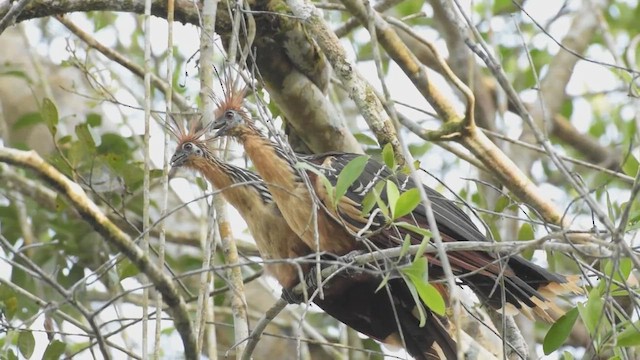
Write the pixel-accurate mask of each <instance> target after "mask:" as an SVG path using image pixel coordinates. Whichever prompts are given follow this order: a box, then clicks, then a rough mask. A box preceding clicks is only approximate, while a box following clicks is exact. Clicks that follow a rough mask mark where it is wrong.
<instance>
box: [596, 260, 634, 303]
mask: <svg viewBox="0 0 640 360" xmlns="http://www.w3.org/2000/svg"><path fill="white" fill-rule="evenodd" d="M614 265H615V266H616V267H615V268H614ZM632 268H633V264H632V262H631V259H630V258H620V259H619V260H615V261H614V260H610V259H604V260H602V266H601V269H602V272H603V273H604V274H605V275H606V276H607V278H605V279H603V281H600V283H599V284H598V291H599V292H600V294H604V293H605V291H606V289H607V287H609V288H610V291H614V290H617V289H619V288H620V286H618V285H617V284H614V283H611V284H609V281H608V280H607V279H609V278H611V279H613V280H614V281H617V282H621V283H626V281H627V278H629V274H630V273H631V269H632Z"/></svg>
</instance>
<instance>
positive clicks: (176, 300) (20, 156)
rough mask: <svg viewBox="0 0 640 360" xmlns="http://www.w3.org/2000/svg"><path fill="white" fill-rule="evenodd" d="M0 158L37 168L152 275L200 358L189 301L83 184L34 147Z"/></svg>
mask: <svg viewBox="0 0 640 360" xmlns="http://www.w3.org/2000/svg"><path fill="white" fill-rule="evenodd" d="M0 161H1V162H5V163H8V164H12V165H16V166H20V167H24V168H28V169H31V170H33V171H34V172H36V173H37V174H38V176H40V177H41V178H43V179H44V180H45V181H46V182H47V183H49V184H50V185H51V186H52V187H54V188H55V189H56V191H57V192H59V193H60V194H62V195H64V196H65V197H66V198H67V200H68V201H69V203H70V204H71V205H72V206H73V207H74V208H75V209H76V210H77V211H78V213H79V214H80V216H81V217H82V218H83V219H84V220H85V221H87V223H89V224H90V225H91V226H92V227H93V228H94V230H95V231H97V232H98V233H99V234H100V235H102V236H103V238H104V239H105V241H107V242H108V243H109V244H111V245H113V246H114V247H116V248H117V249H118V250H119V251H121V252H122V253H123V254H124V255H125V256H127V258H129V260H131V262H132V263H133V264H135V265H136V267H137V268H138V269H139V270H140V271H141V272H143V273H144V274H145V275H147V276H148V277H149V279H150V280H151V281H152V282H153V283H154V284H155V286H156V289H157V290H158V291H160V292H161V293H162V295H163V298H164V301H165V303H166V304H167V305H168V306H169V307H170V308H171V310H172V313H173V317H174V324H175V327H176V330H178V333H179V334H180V336H181V338H182V342H183V345H184V351H185V357H186V358H187V359H197V358H198V354H197V351H196V338H195V335H194V333H193V330H192V328H191V322H190V320H189V314H188V312H187V308H186V304H185V302H184V299H183V298H182V296H180V294H179V293H178V290H177V289H176V287H175V286H174V285H173V283H172V281H171V279H170V278H168V277H167V276H166V275H165V274H164V273H163V272H162V270H161V269H159V268H158V267H157V266H156V265H154V264H153V263H152V262H151V261H150V260H149V258H148V257H146V256H144V254H143V253H142V250H141V249H140V248H139V247H138V246H136V245H135V244H134V243H133V242H132V241H131V238H130V237H129V236H128V235H127V234H125V233H124V232H123V231H122V230H120V228H118V227H117V226H115V225H114V224H113V223H112V222H111V221H110V220H109V219H108V218H107V217H106V216H105V215H104V214H103V213H102V211H101V210H100V209H99V208H98V206H97V205H96V204H95V203H93V202H92V201H91V200H90V199H89V198H88V197H87V195H86V193H85V192H84V191H83V190H82V188H81V187H80V186H79V185H78V184H76V183H74V182H72V181H71V180H69V179H68V178H67V177H65V176H64V175H63V174H61V173H60V172H59V171H58V170H56V169H55V168H54V167H53V166H51V165H49V164H48V163H47V162H45V161H44V160H43V159H42V158H41V157H40V156H39V155H38V154H37V153H36V152H35V151H20V150H15V149H10V148H0Z"/></svg>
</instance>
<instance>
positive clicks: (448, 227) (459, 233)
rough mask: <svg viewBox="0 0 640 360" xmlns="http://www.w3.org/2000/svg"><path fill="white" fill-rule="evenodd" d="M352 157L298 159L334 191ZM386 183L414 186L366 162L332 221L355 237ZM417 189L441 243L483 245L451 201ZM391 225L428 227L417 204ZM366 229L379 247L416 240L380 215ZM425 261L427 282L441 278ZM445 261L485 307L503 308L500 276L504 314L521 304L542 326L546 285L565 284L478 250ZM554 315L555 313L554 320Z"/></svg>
mask: <svg viewBox="0 0 640 360" xmlns="http://www.w3.org/2000/svg"><path fill="white" fill-rule="evenodd" d="M358 156H362V155H357V154H343V153H328V154H322V155H316V156H309V157H306V158H304V160H306V161H307V162H309V163H311V164H314V165H315V166H317V168H318V169H319V170H320V171H321V172H322V173H323V174H324V175H325V176H326V177H327V179H328V180H329V181H330V182H331V183H332V184H333V185H334V186H335V185H336V183H337V180H338V177H339V174H340V172H341V171H342V169H344V167H345V166H346V165H347V164H348V163H349V162H350V161H351V160H353V159H354V158H356V157H358ZM387 180H391V181H392V182H394V183H395V184H396V185H397V187H398V189H399V190H400V192H404V191H406V190H408V189H411V188H414V187H416V183H415V182H414V181H413V180H412V179H411V178H410V177H408V176H407V175H405V174H402V173H394V172H392V171H391V169H389V168H388V167H386V166H385V165H383V164H381V163H379V162H377V161H375V160H371V159H370V160H369V161H368V163H367V164H366V166H365V168H364V171H363V172H362V174H361V175H360V177H359V178H358V180H356V181H355V182H354V183H353V184H352V185H351V186H350V187H349V189H348V191H347V193H346V194H345V196H344V197H343V198H341V199H340V201H339V204H338V206H337V215H338V217H339V218H340V219H341V220H342V221H344V223H345V224H346V225H348V226H349V227H350V228H351V229H352V230H353V231H355V232H357V231H358V230H359V229H361V228H362V227H364V226H365V224H367V222H368V221H369V218H368V217H366V216H363V215H362V206H361V204H362V203H363V201H364V199H365V197H366V196H367V193H368V192H370V191H371V190H372V189H373V187H374V186H375V184H376V183H378V182H380V181H387ZM420 186H423V188H424V189H425V191H426V193H427V196H428V197H429V200H430V201H431V206H432V210H433V214H434V217H435V221H436V225H437V227H438V230H439V232H440V234H441V237H442V240H443V241H445V242H452V241H489V240H488V239H487V238H486V237H485V236H484V235H483V234H482V233H481V232H480V231H479V230H478V228H477V227H476V226H475V224H474V223H473V221H472V220H471V218H469V216H468V215H467V214H466V213H464V212H463V211H462V209H460V208H459V207H458V206H457V205H456V204H455V203H454V202H452V201H451V200H449V199H447V198H446V197H444V196H443V195H441V194H440V193H438V192H437V191H435V190H433V189H431V188H429V187H427V186H424V185H422V184H420ZM380 197H381V199H382V200H383V201H384V202H385V203H386V202H387V194H386V191H385V190H384V189H383V191H382V193H381V194H380ZM325 205H327V206H328V205H329V204H325ZM376 207H377V205H374V208H373V210H372V211H371V213H373V212H374V210H375V208H376ZM397 221H404V222H408V223H412V224H415V225H417V226H419V227H422V228H425V229H428V228H429V225H428V221H427V216H426V209H425V207H424V206H423V204H419V205H418V206H417V207H416V208H415V209H414V210H413V212H412V213H410V214H408V215H406V216H404V217H402V218H400V219H397ZM369 226H370V227H369V230H370V231H369V232H368V234H369V236H368V239H369V240H370V241H371V242H372V243H373V244H375V245H376V246H378V247H379V248H390V247H396V246H398V245H400V244H401V242H402V239H403V238H404V237H405V236H406V234H409V235H410V237H411V241H412V243H413V244H418V243H420V241H422V236H421V235H420V234H417V233H414V232H411V231H410V230H407V229H402V228H397V227H393V226H389V224H388V221H386V220H385V218H384V216H383V215H382V214H381V213H378V214H377V215H376V216H375V217H374V219H373V221H370V222H369ZM427 256H428V257H429V263H430V267H429V275H430V277H431V278H432V279H434V278H436V279H437V278H441V277H442V276H443V272H442V268H441V262H440V260H439V259H438V258H437V256H436V255H435V254H427ZM448 258H449V262H450V263H451V266H452V269H453V271H454V273H455V274H456V275H458V276H460V277H459V278H460V280H461V281H462V282H463V283H465V284H466V285H468V286H469V287H471V288H472V289H473V290H474V291H475V292H476V294H477V295H478V296H479V297H480V298H481V299H482V300H483V301H484V302H486V303H487V304H489V305H490V306H492V307H494V308H501V307H502V305H503V301H502V293H501V286H500V278H501V277H502V279H503V280H504V284H505V286H504V293H505V299H506V302H507V304H508V307H507V308H508V309H513V308H514V307H515V308H516V309H521V310H522V309H523V305H525V306H526V308H524V310H525V314H528V308H534V312H535V313H536V314H537V315H539V316H540V317H541V318H543V319H544V320H547V321H549V320H551V317H550V316H549V315H548V314H547V313H546V312H545V311H544V309H547V308H549V307H552V305H551V304H549V303H548V301H547V300H548V299H547V298H545V296H543V294H544V295H546V296H551V295H555V294H553V293H552V292H550V291H547V290H548V289H549V288H553V289H555V288H558V286H550V285H558V284H563V283H567V279H565V278H564V277H563V276H560V275H556V274H552V273H550V272H548V271H547V270H545V269H543V268H541V267H539V266H537V265H535V264H533V263H531V262H529V261H527V260H525V259H523V258H521V257H518V256H510V257H507V258H504V259H499V258H497V257H494V256H493V255H492V254H490V253H487V252H484V251H456V252H449V253H448ZM569 285H570V284H569ZM560 288H562V286H560ZM568 288H569V289H571V290H572V291H574V292H575V286H573V285H571V286H568ZM538 290H539V291H538ZM543 290H544V291H543ZM561 292H565V291H556V292H555V293H561ZM553 310H554V311H555V310H557V309H553ZM555 312H556V313H557V312H558V311H555ZM557 315H558V314H555V316H557Z"/></svg>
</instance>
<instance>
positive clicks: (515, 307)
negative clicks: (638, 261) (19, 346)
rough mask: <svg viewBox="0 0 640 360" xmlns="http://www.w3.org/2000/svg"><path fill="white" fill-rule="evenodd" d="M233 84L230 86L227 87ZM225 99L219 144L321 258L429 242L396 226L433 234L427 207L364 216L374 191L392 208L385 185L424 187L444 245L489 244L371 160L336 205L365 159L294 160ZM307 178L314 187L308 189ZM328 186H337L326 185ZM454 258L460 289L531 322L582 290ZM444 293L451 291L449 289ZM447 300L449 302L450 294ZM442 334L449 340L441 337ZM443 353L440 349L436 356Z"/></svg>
mask: <svg viewBox="0 0 640 360" xmlns="http://www.w3.org/2000/svg"><path fill="white" fill-rule="evenodd" d="M229 84H230V82H229V83H228V84H227V85H229ZM225 91H226V92H225V97H224V98H222V99H219V100H218V105H219V108H218V110H216V120H215V121H214V123H213V125H212V127H213V128H214V129H216V130H217V133H216V136H231V137H234V138H235V139H237V140H238V141H239V142H240V143H241V144H242V145H243V146H244V149H245V152H246V154H247V155H248V157H249V158H250V159H251V160H252V162H253V164H254V166H255V167H256V169H257V171H258V173H259V174H260V175H261V176H262V177H263V178H264V180H265V183H266V184H267V186H268V188H269V190H270V191H271V193H272V196H273V199H274V201H275V202H276V203H277V204H278V207H279V208H280V209H281V212H282V215H283V217H284V218H285V219H286V221H287V223H288V224H289V225H290V226H291V228H292V229H293V231H294V232H295V233H296V234H298V236H300V238H301V239H302V241H304V242H305V244H306V245H307V246H309V247H310V248H312V249H314V248H316V247H319V250H320V251H324V252H329V253H334V254H336V255H344V254H347V253H348V252H350V251H352V250H355V249H386V248H392V247H399V246H401V245H402V244H403V243H404V241H405V239H408V240H409V241H410V243H412V244H420V243H421V242H422V241H423V238H424V235H423V234H424V233H423V232H421V231H415V230H412V229H411V228H406V227H399V226H395V225H394V224H393V223H392V221H391V220H393V222H404V223H408V224H411V225H412V226H414V227H415V228H422V229H429V228H430V225H429V223H428V221H427V214H426V208H425V207H424V206H423V205H422V204H417V206H416V207H415V208H414V209H413V210H412V211H411V212H409V213H408V214H402V216H399V217H398V218H395V219H390V218H389V215H388V214H385V211H382V209H381V205H380V204H379V203H377V204H374V205H373V206H372V207H371V208H370V209H367V211H365V209H364V207H363V202H364V200H365V198H366V197H367V195H368V194H370V193H371V192H372V191H374V190H375V191H380V194H379V197H380V200H381V201H382V202H383V203H387V204H388V201H389V194H388V193H387V190H388V188H389V187H388V186H387V187H385V186H382V187H378V186H377V184H379V183H381V182H382V183H383V185H384V183H387V184H389V183H391V184H392V185H393V187H395V189H397V190H395V191H396V192H397V193H398V195H400V194H403V193H404V192H406V191H410V190H411V189H413V188H416V187H418V186H422V187H423V189H424V190H425V192H426V193H427V195H428V197H429V199H430V200H431V203H432V210H433V213H434V217H435V220H436V225H437V226H438V229H439V232H440V234H441V236H442V239H443V241H444V242H454V241H488V239H487V238H486V237H485V236H484V235H483V234H482V233H481V232H480V231H479V230H478V229H477V227H476V226H475V224H474V223H473V221H472V220H471V219H470V218H469V216H468V215H466V214H465V213H464V212H463V211H462V210H461V209H460V208H458V207H457V206H456V205H455V203H453V202H452V201H450V200H448V199H446V198H445V197H444V196H442V195H441V194H439V193H438V192H436V191H435V190H433V189H431V188H429V187H426V186H424V185H423V184H416V183H415V182H414V181H413V180H412V179H411V178H410V177H408V176H407V175H405V174H402V173H398V172H394V171H392V170H391V169H389V168H388V167H386V166H385V165H384V164H381V163H379V162H377V161H375V160H372V159H368V160H367V161H366V164H365V166H364V170H363V172H362V173H361V174H360V175H359V176H358V178H357V179H356V181H354V182H353V183H352V184H351V185H350V186H349V187H348V189H347V191H346V192H345V194H344V196H342V197H340V198H339V199H338V200H337V202H336V203H334V201H335V199H333V198H332V196H333V194H329V192H328V190H327V188H330V187H335V186H336V185H337V183H338V180H339V178H340V175H339V174H340V173H341V171H342V170H343V169H344V168H345V167H346V166H347V164H349V162H350V161H353V160H354V159H355V158H356V157H358V156H361V155H357V154H347V153H328V154H320V155H312V156H305V157H299V156H295V155H292V154H290V153H287V152H286V151H285V149H284V148H282V147H281V146H280V145H279V144H277V143H275V142H272V141H270V140H269V139H267V138H266V137H265V136H264V135H262V133H261V131H260V130H259V129H258V128H257V127H256V126H255V124H254V122H253V120H252V119H251V117H250V115H249V114H248V112H247V111H246V110H245V109H244V108H243V107H242V101H243V98H244V91H243V90H241V91H239V90H237V89H235V88H233V87H232V86H227V87H226V90H225ZM305 178H308V179H309V181H308V182H306V181H305ZM327 182H328V183H329V184H330V186H326V185H325V184H326V183H327ZM316 199H317V200H318V201H316ZM383 206H385V205H383ZM314 220H315V221H316V222H317V223H316V222H314ZM415 228H414V229H415ZM424 256H426V257H427V258H428V264H429V268H428V270H429V279H430V280H437V279H442V278H443V277H444V272H443V269H442V267H441V261H440V259H439V258H438V257H437V256H436V255H435V254H431V253H426V254H425V255H424ZM447 257H448V259H449V263H450V264H451V267H452V269H453V273H454V275H456V278H457V279H458V280H459V281H460V282H462V283H464V284H465V285H468V286H469V287H470V288H471V289H472V290H473V291H474V292H475V293H476V294H477V295H478V297H479V298H480V299H481V301H482V302H483V303H485V304H486V305H488V306H490V307H492V308H494V309H497V310H499V309H504V310H505V311H506V312H507V314H514V313H516V312H517V311H521V312H522V313H524V314H525V315H528V316H530V317H533V315H536V316H537V317H539V318H541V319H543V320H546V321H552V320H553V319H554V318H557V317H559V316H560V315H561V314H562V313H563V312H562V310H561V309H560V308H559V307H558V306H557V305H556V304H555V303H554V302H553V298H554V297H555V296H556V295H559V294H562V293H566V292H575V293H579V292H580V288H579V287H578V286H577V285H576V280H577V278H575V277H565V276H562V275H558V274H553V273H550V272H549V271H547V270H545V269H543V268H541V267H540V266H538V265H535V264H533V263H531V262H530V261H527V260H525V259H523V258H521V257H519V256H517V255H514V256H510V255H504V256H503V255H494V254H490V253H488V252H484V251H475V250H465V251H456V252H449V253H448V254H447ZM390 288H391V290H392V292H393V293H394V294H393V299H394V300H393V302H392V304H391V305H398V304H401V305H400V306H399V309H400V312H401V313H402V314H403V315H406V314H407V313H408V314H411V309H412V305H411V301H412V298H411V297H410V296H409V297H407V296H406V294H403V292H404V290H405V289H406V287H403V286H402V284H398V283H395V284H394V286H390ZM439 289H440V290H443V291H445V290H446V288H444V287H443V286H440V287H439ZM443 297H444V298H446V293H444V294H443ZM407 299H409V300H407ZM413 305H415V303H413ZM430 316H431V320H432V322H431V323H430V324H439V325H436V328H437V326H441V328H440V329H441V330H442V329H444V325H443V324H445V323H446V322H443V321H440V320H441V319H439V318H437V317H436V316H434V315H433V314H430ZM400 317H401V316H399V317H398V318H400ZM403 320H404V322H405V323H404V324H402V323H401V324H400V327H401V329H402V330H403V331H407V330H408V328H407V326H406V322H407V321H409V322H411V321H413V322H414V323H415V318H413V320H410V316H407V317H403ZM436 320H437V321H436ZM428 326H429V325H427V326H426V327H428ZM403 327H404V328H403ZM436 333H437V334H442V331H437V332H436ZM391 335H393V334H390V336H391ZM427 338H428V346H431V345H432V344H434V343H435V344H434V349H436V351H435V352H436V353H442V351H440V350H443V348H445V349H446V348H447V346H449V345H450V343H449V340H448V339H447V340H445V341H442V342H438V341H439V340H440V339H442V338H444V337H441V338H439V337H438V336H435V334H430V335H429V336H428V337H427ZM406 340H407V339H406V338H405V344H406V346H407V348H408V350H409V352H410V353H411V354H412V355H414V356H418V357H419V356H422V355H423V356H424V357H426V358H428V357H429V356H431V355H433V354H427V353H426V352H423V351H424V348H425V345H424V344H423V345H422V347H418V348H416V347H413V348H412V347H411V344H409V342H408V341H406ZM438 347H440V348H439V349H437V348H438ZM454 347H455V345H454ZM448 349H449V350H451V349H452V348H448ZM445 353H446V352H445ZM425 354H426V355H425ZM448 354H449V355H446V357H451V352H449V353H448ZM453 354H455V350H453ZM454 356H455V355H454Z"/></svg>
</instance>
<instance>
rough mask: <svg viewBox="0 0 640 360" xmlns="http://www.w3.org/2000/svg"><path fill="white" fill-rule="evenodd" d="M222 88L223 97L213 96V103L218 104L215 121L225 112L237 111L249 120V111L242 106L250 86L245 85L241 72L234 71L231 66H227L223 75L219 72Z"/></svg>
mask: <svg viewBox="0 0 640 360" xmlns="http://www.w3.org/2000/svg"><path fill="white" fill-rule="evenodd" d="M216 73H217V75H218V79H219V81H220V86H221V87H222V96H218V95H216V94H213V101H214V102H215V103H216V106H217V108H216V110H215V113H214V119H218V118H220V117H221V116H222V115H223V114H224V112H225V111H227V110H235V111H236V112H238V113H240V114H242V115H243V116H244V117H245V118H249V116H248V113H247V111H246V110H245V108H244V107H243V106H242V105H243V103H244V98H245V96H246V94H247V90H248V86H247V85H245V83H244V81H243V79H242V75H241V74H240V72H239V71H235V75H234V71H233V70H232V68H231V67H230V66H226V67H225V68H224V69H223V71H222V74H220V73H219V72H218V71H217V70H216Z"/></svg>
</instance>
